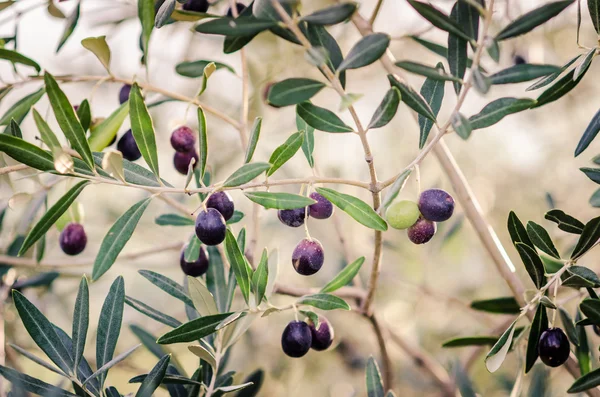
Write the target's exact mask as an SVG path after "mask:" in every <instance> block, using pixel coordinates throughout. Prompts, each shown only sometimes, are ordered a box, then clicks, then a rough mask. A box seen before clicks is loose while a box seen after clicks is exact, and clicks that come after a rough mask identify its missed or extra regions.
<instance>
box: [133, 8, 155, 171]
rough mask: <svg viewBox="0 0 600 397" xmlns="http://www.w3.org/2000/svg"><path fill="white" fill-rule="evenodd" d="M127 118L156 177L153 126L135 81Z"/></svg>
mask: <svg viewBox="0 0 600 397" xmlns="http://www.w3.org/2000/svg"><path fill="white" fill-rule="evenodd" d="M140 1H145V0H140ZM129 120H130V121H131V132H132V133H133V137H134V139H135V142H136V143H137V145H138V148H139V149H140V152H141V153H142V157H143V158H144V160H146V163H147V164H148V166H149V167H150V169H151V170H152V172H153V173H154V175H156V176H157V177H158V176H159V173H158V154H157V150H156V137H155V136H154V126H153V125H152V118H150V113H148V108H147V107H146V104H145V103H144V98H143V97H142V93H141V92H140V87H139V86H138V85H137V83H134V84H133V85H132V86H131V93H130V94H129Z"/></svg>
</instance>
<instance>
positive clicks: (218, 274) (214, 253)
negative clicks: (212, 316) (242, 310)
mask: <svg viewBox="0 0 600 397" xmlns="http://www.w3.org/2000/svg"><path fill="white" fill-rule="evenodd" d="M208 260H209V266H208V270H207V272H206V287H207V288H208V290H209V291H210V292H211V293H212V294H213V297H214V298H215V302H216V303H217V308H218V309H219V311H220V312H226V311H227V310H228V309H229V308H228V307H227V306H226V304H227V282H226V281H225V266H224V264H223V258H222V257H221V254H220V253H219V250H218V249H217V248H216V247H208Z"/></svg>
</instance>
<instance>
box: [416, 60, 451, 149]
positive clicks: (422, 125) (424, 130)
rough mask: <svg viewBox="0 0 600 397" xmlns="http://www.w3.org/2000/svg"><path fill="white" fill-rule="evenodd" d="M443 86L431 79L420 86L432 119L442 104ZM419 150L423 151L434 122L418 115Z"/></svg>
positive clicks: (440, 64) (440, 82)
mask: <svg viewBox="0 0 600 397" xmlns="http://www.w3.org/2000/svg"><path fill="white" fill-rule="evenodd" d="M437 66H438V67H442V68H443V65H442V63H441V62H440V63H438V65H437ZM444 86H445V83H444V82H443V81H440V80H435V79H431V78H427V79H425V82H424V83H423V85H422V86H421V96H422V97H423V99H425V101H427V103H428V104H429V106H430V109H431V111H432V113H433V117H434V119H435V118H436V117H437V115H438V113H439V111H440V108H441V107H442V102H443V100H444ZM418 119H419V130H420V133H419V149H423V147H424V146H425V144H426V143H427V138H428V137H429V133H430V132H431V128H432V127H433V123H434V121H433V120H432V119H430V118H428V117H425V116H423V115H422V114H420V113H419V116H418Z"/></svg>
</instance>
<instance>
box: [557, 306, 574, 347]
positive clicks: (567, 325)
mask: <svg viewBox="0 0 600 397" xmlns="http://www.w3.org/2000/svg"><path fill="white" fill-rule="evenodd" d="M558 313H559V314H560V320H561V321H562V323H563V327H564V329H565V332H566V334H567V336H568V337H569V340H570V341H571V343H573V344H574V345H575V346H579V335H577V329H575V324H574V323H573V319H572V318H571V316H569V313H568V312H567V311H566V310H565V309H563V308H562V307H561V308H559V309H558Z"/></svg>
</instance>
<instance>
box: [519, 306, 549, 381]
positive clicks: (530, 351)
mask: <svg viewBox="0 0 600 397" xmlns="http://www.w3.org/2000/svg"><path fill="white" fill-rule="evenodd" d="M547 329H548V315H547V313H546V308H545V307H544V305H541V304H538V307H537V310H536V312H535V316H534V317H533V320H532V322H531V329H530V330H529V338H528V339H527V353H526V359H525V373H527V372H529V371H530V370H531V368H532V367H533V364H535V362H536V360H537V359H538V357H539V353H538V344H539V341H540V336H541V335H542V332H544V331H545V330H547Z"/></svg>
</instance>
